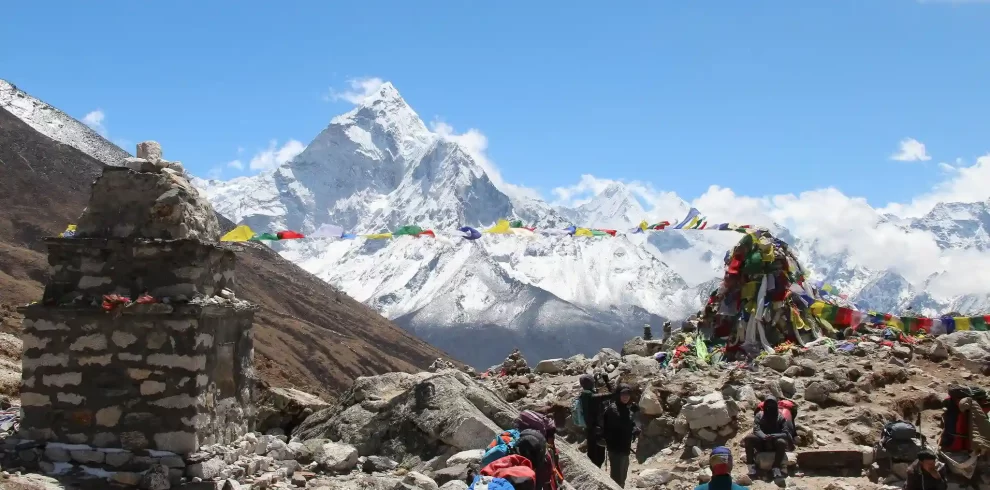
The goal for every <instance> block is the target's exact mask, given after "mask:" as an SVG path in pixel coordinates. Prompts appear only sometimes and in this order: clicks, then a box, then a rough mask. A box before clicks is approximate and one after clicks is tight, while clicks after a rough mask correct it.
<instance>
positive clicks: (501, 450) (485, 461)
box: [481, 429, 519, 467]
mask: <svg viewBox="0 0 990 490" xmlns="http://www.w3.org/2000/svg"><path fill="white" fill-rule="evenodd" d="M518 441H519V431H518V430H516V429H509V430H507V431H504V432H502V433H501V434H499V435H498V436H496V437H495V439H494V440H492V442H491V443H490V444H488V449H486V450H485V455H484V456H482V457H481V466H482V467H484V466H488V465H489V464H490V463H491V462H492V461H495V460H496V459H499V458H504V457H506V456H508V455H509V454H511V453H512V452H513V450H514V449H515V447H516V442H518Z"/></svg>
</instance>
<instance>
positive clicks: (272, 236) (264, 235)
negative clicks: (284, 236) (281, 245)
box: [251, 233, 278, 242]
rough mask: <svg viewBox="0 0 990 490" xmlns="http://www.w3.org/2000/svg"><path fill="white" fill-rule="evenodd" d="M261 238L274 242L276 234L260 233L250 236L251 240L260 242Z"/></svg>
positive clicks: (276, 237)
mask: <svg viewBox="0 0 990 490" xmlns="http://www.w3.org/2000/svg"><path fill="white" fill-rule="evenodd" d="M262 240H266V241H272V242H275V241H278V235H276V234H274V233H262V234H260V235H255V236H253V237H251V241H252V242H260V241H262Z"/></svg>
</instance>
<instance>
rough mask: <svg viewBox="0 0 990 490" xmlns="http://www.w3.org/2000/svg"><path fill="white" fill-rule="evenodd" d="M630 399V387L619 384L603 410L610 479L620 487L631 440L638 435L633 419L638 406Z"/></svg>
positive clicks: (627, 470) (622, 482) (630, 447)
mask: <svg viewBox="0 0 990 490" xmlns="http://www.w3.org/2000/svg"><path fill="white" fill-rule="evenodd" d="M631 401H632V388H631V387H630V386H629V385H627V384H620V385H619V386H618V387H617V388H616V389H615V394H614V398H613V399H612V401H611V402H610V403H609V405H608V408H607V409H606V410H605V427H604V428H605V447H606V449H608V460H609V464H610V465H612V468H611V472H610V473H611V476H612V480H614V481H615V483H618V484H619V486H620V487H621V486H624V485H625V484H626V473H628V472H629V453H631V452H632V441H633V439H635V438H636V436H637V435H639V427H637V426H636V421H635V420H634V419H633V416H634V414H635V413H636V412H637V411H638V410H639V407H637V406H636V405H634V404H632V403H631Z"/></svg>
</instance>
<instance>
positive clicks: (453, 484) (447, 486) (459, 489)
mask: <svg viewBox="0 0 990 490" xmlns="http://www.w3.org/2000/svg"><path fill="white" fill-rule="evenodd" d="M467 488H468V484H467V483H464V482H462V481H456V480H454V481H449V482H447V483H444V484H443V485H440V490H467Z"/></svg>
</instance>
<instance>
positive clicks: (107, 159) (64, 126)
mask: <svg viewBox="0 0 990 490" xmlns="http://www.w3.org/2000/svg"><path fill="white" fill-rule="evenodd" d="M0 108H3V109H5V110H7V111H8V112H10V113H11V114H13V115H14V116H17V118H18V119H20V120H22V121H24V122H25V123H26V124H27V125H28V126H31V127H32V128H34V130H36V131H38V132H39V133H41V134H43V135H45V136H47V137H49V138H51V139H53V140H55V141H58V142H59V143H62V144H64V145H69V146H71V147H73V148H75V149H77V150H79V151H81V152H83V153H85V154H87V155H89V156H91V157H93V158H95V159H97V160H99V161H101V162H103V163H106V164H108V165H121V164H123V162H124V159H125V158H127V157H129V156H131V155H130V154H128V153H127V152H126V151H124V150H122V149H120V148H119V147H117V145H115V144H113V143H111V142H109V141H107V140H106V138H104V137H103V136H100V134H99V133H97V132H96V131H93V129H91V128H90V127H89V126H86V125H85V124H83V123H81V122H79V121H77V120H75V119H74V118H72V116H69V115H68V114H66V113H64V112H62V111H60V110H58V109H57V108H55V107H53V106H51V105H49V104H46V103H45V102H43V101H41V100H38V99H36V98H34V97H32V96H31V95H29V94H28V93H26V92H24V91H23V90H20V89H18V88H17V87H16V86H14V84H12V83H10V82H8V81H6V80H3V79H0Z"/></svg>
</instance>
